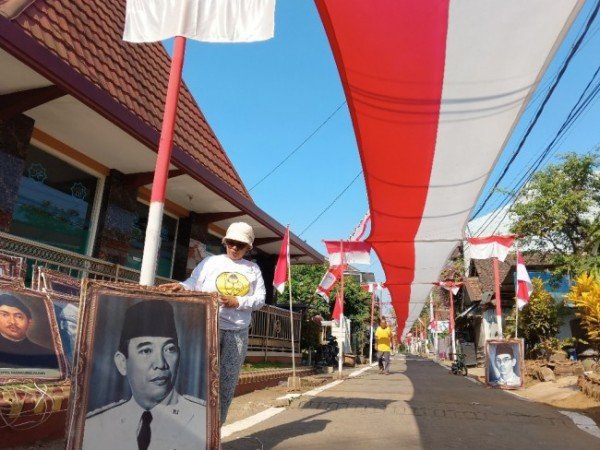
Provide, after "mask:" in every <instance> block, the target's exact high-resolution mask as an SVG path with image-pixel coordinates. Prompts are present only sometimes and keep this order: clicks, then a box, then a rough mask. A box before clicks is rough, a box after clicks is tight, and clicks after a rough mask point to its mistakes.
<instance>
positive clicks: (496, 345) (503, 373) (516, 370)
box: [485, 339, 525, 389]
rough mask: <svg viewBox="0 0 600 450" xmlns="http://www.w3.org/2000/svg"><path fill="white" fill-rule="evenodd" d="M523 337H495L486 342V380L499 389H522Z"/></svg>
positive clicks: (489, 384)
mask: <svg viewBox="0 0 600 450" xmlns="http://www.w3.org/2000/svg"><path fill="white" fill-rule="evenodd" d="M524 367H525V365H524V341H523V339H495V340H489V341H487V342H486V344H485V381H486V384H487V385H488V386H491V387H493V388H497V389H520V388H522V387H523V375H524V373H523V372H524Z"/></svg>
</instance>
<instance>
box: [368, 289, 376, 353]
mask: <svg viewBox="0 0 600 450" xmlns="http://www.w3.org/2000/svg"><path fill="white" fill-rule="evenodd" d="M374 311H375V286H373V292H371V332H370V333H369V364H371V363H372V362H373V314H374Z"/></svg>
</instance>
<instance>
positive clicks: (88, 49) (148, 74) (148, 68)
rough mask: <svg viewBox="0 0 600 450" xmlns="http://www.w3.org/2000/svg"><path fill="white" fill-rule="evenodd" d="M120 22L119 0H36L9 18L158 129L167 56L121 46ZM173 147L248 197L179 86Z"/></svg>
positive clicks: (149, 48)
mask: <svg viewBox="0 0 600 450" xmlns="http://www.w3.org/2000/svg"><path fill="white" fill-rule="evenodd" d="M124 21H125V0H86V1H64V0H38V1H36V2H34V3H33V4H32V5H31V6H29V7H28V8H27V9H25V11H23V12H22V13H21V14H20V15H19V16H18V17H17V18H15V19H14V20H13V22H14V23H16V24H18V25H19V26H20V27H21V28H22V29H23V30H24V31H25V32H26V33H27V34H29V35H30V36H32V37H33V38H34V39H35V40H37V41H38V42H39V43H40V44H41V45H42V46H44V47H46V48H47V49H49V50H50V51H51V52H53V53H54V54H56V55H57V56H59V57H60V58H61V59H62V60H63V61H65V62H66V63H67V64H69V65H70V66H71V67H72V68H73V69H74V70H76V71H77V72H79V73H80V74H81V75H82V76H84V77H85V78H87V79H88V80H89V81H91V82H92V83H94V84H95V85H96V86H98V87H99V88H101V89H103V90H105V91H106V92H108V93H109V94H110V95H111V96H112V97H113V98H114V99H115V100H116V101H117V102H119V103H120V104H121V105H123V106H124V107H126V108H127V109H128V110H130V111H131V112H132V113H133V114H135V115H136V116H137V117H139V119H140V120H141V121H143V122H145V123H147V124H148V125H150V126H151V127H153V128H155V129H156V130H160V128H161V123H162V115H163V107H164V99H165V96H166V90H167V81H168V77H169V69H170V58H169V56H168V54H167V52H166V50H165V48H164V47H163V46H162V44H160V43H153V44H130V43H126V42H123V41H122V33H123V24H124ZM175 144H176V145H178V146H179V147H180V148H182V149H183V150H184V151H185V152H187V153H188V154H189V155H190V156H191V157H192V158H194V159H195V160H196V161H197V162H198V163H199V164H202V165H204V166H205V167H206V168H208V169H209V170H210V171H211V172H213V173H214V174H215V175H217V176H218V177H219V178H221V179H222V180H224V181H225V182H226V183H228V184H229V185H231V186H232V187H233V188H234V189H235V190H237V191H238V192H240V193H241V194H242V195H243V196H244V197H246V198H248V199H250V195H249V194H248V191H247V190H246V188H245V187H244V185H243V183H242V181H241V179H240V177H239V175H238V174H237V172H236V170H235V169H234V167H233V165H232V163H231V161H230V160H229V158H228V157H227V155H226V154H225V151H224V150H223V148H222V147H221V144H220V143H219V141H218V140H217V138H216V136H215V134H214V133H213V131H212V129H211V128H210V126H209V125H208V123H207V122H206V119H205V118H204V115H203V114H202V112H201V111H200V108H199V107H198V105H197V104H196V102H195V100H194V98H193V97H192V94H191V93H190V91H189V90H188V88H187V87H186V86H185V84H182V87H181V94H180V97H179V107H178V111H177V126H176V129H175Z"/></svg>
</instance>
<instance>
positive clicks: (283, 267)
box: [273, 227, 290, 294]
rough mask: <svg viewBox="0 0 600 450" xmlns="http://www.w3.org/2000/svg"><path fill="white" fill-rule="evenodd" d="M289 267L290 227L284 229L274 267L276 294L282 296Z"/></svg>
mask: <svg viewBox="0 0 600 450" xmlns="http://www.w3.org/2000/svg"><path fill="white" fill-rule="evenodd" d="M289 267H290V227H287V228H286V229H285V234H284V235H283V242H282V243H281V250H279V257H278V258H277V265H276V266H275V276H274V277H273V286H274V287H275V289H277V292H279V293H280V294H283V291H284V289H285V283H286V281H288V275H289Z"/></svg>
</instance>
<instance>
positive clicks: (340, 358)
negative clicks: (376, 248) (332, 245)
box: [338, 240, 346, 378]
mask: <svg viewBox="0 0 600 450" xmlns="http://www.w3.org/2000/svg"><path fill="white" fill-rule="evenodd" d="M340 253H341V255H340V256H341V261H340V262H341V263H342V276H341V281H340V291H341V293H340V310H341V312H340V331H341V339H340V342H339V349H340V354H339V356H338V376H339V378H342V366H343V365H344V341H345V339H346V333H345V325H346V320H345V319H344V262H345V257H344V241H343V240H342V241H340Z"/></svg>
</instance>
